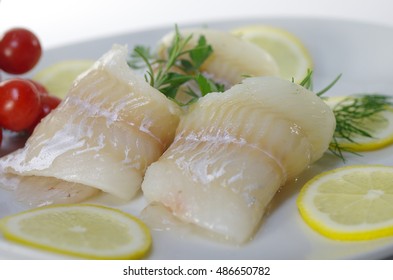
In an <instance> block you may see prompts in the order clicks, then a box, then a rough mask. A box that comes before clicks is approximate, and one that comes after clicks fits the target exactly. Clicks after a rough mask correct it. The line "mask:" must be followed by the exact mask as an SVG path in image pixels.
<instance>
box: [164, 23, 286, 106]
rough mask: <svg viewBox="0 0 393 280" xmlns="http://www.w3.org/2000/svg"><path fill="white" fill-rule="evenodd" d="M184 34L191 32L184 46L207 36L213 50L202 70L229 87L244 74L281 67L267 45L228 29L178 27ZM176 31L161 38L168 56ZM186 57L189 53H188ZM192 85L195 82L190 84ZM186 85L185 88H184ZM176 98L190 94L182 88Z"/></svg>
mask: <svg viewBox="0 0 393 280" xmlns="http://www.w3.org/2000/svg"><path fill="white" fill-rule="evenodd" d="M179 33H180V35H181V36H182V38H187V37H189V36H191V39H190V40H189V41H188V43H187V45H186V47H185V49H191V48H194V47H196V46H197V44H198V40H199V38H200V36H204V37H205V39H206V43H207V44H209V45H210V46H211V47H212V49H213V52H212V53H211V55H210V56H209V57H208V58H207V60H206V61H205V62H204V63H203V64H202V65H201V66H200V68H199V71H200V72H201V73H202V74H203V75H205V76H206V77H208V78H211V79H213V80H214V81H216V82H217V83H220V84H222V85H224V86H225V88H227V89H228V88H230V87H232V86H233V85H235V84H238V83H240V82H241V81H242V80H243V79H244V77H250V76H251V77H254V76H255V77H258V76H278V75H279V68H278V64H277V62H276V61H275V60H274V58H273V57H272V56H271V55H270V54H269V53H268V52H267V51H265V50H264V49H262V48H260V47H258V46H256V45H255V44H253V43H250V42H248V41H245V40H242V39H241V38H239V37H237V36H235V35H234V34H231V33H229V32H227V31H223V30H218V29H210V28H185V29H181V30H180V31H179ZM174 36H175V32H171V33H168V34H167V35H165V36H164V37H163V38H162V39H161V40H160V42H159V45H158V54H159V56H160V57H161V58H167V55H168V48H169V47H170V46H171V44H172V41H173V38H174ZM185 59H187V57H185ZM187 86H191V87H192V85H187ZM185 90H186V89H184V91H185ZM177 99H179V100H180V101H183V102H186V101H188V99H189V96H188V95H186V94H185V93H184V92H183V91H180V93H178V96H177Z"/></svg>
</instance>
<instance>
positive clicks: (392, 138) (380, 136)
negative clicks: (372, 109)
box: [325, 96, 393, 152]
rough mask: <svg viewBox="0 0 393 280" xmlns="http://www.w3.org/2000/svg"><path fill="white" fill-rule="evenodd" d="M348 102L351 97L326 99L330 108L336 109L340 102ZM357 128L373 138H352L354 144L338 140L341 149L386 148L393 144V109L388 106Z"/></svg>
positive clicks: (365, 149) (356, 150)
mask: <svg viewBox="0 0 393 280" xmlns="http://www.w3.org/2000/svg"><path fill="white" fill-rule="evenodd" d="M345 100H348V101H349V102H350V100H351V97H345V96H336V97H329V98H327V99H325V102H326V104H328V105H329V106H330V108H332V109H333V108H334V106H335V105H336V104H338V103H339V102H344V103H345ZM357 126H358V127H359V128H361V129H362V130H364V131H366V132H368V133H369V134H370V135H372V137H366V136H360V135H356V136H354V137H352V139H353V141H354V142H350V141H348V140H346V139H343V138H337V141H338V144H340V147H342V148H345V149H348V150H351V151H354V152H364V151H372V150H377V149H381V148H384V147H386V146H388V145H391V144H393V107H392V106H387V108H386V110H384V111H382V112H380V113H377V114H375V115H374V116H373V117H372V118H367V119H365V120H364V121H363V122H361V123H358V124H357Z"/></svg>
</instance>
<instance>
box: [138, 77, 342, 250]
mask: <svg viewBox="0 0 393 280" xmlns="http://www.w3.org/2000/svg"><path fill="white" fill-rule="evenodd" d="M334 129H335V118H334V115H333V113H332V111H331V109H330V108H329V107H328V106H327V105H326V104H325V103H324V102H323V101H322V100H321V99H320V98H319V97H317V96H316V95H315V94H314V93H312V92H310V91H308V90H306V89H305V88H303V87H301V86H299V85H296V84H294V83H291V82H290V81H286V80H283V79H280V78H275V77H256V78H248V79H245V80H244V81H243V82H242V83H241V84H238V85H235V86H233V87H232V88H231V89H229V90H228V91H226V92H224V93H210V94H208V95H206V96H205V97H203V98H201V99H199V101H198V102H196V103H195V104H193V105H192V106H191V107H190V110H189V112H188V113H187V115H186V116H185V117H184V118H183V119H182V120H181V122H180V124H179V127H178V130H177V134H176V138H175V140H174V142H173V143H172V145H171V146H170V147H169V148H168V150H167V151H166V152H165V153H164V154H163V155H162V157H161V158H160V159H159V160H158V161H157V162H155V163H153V164H152V165H151V166H150V167H149V168H148V170H147V172H146V175H145V179H144V182H143V184H142V190H143V193H144V195H145V197H146V198H147V199H148V201H149V202H150V203H161V204H162V205H164V206H165V207H167V208H168V209H170V211H171V212H172V214H173V215H174V216H175V217H177V218H178V219H180V220H181V221H183V222H185V223H191V224H195V225H197V226H199V227H201V228H203V229H205V230H207V231H210V232H212V233H214V234H215V235H219V236H221V237H224V238H225V239H227V240H230V241H232V242H234V243H244V242H246V241H247V240H249V239H250V238H251V237H252V236H253V233H255V231H256V230H257V228H258V225H259V224H260V221H261V218H262V216H263V214H264V212H265V209H266V207H267V205H268V204H269V202H270V201H271V199H272V197H273V196H274V195H275V193H276V192H277V191H278V189H279V188H280V186H282V185H284V184H285V183H286V182H287V181H288V180H289V179H291V178H294V177H295V176H298V175H299V174H300V173H301V172H302V171H303V170H305V169H306V168H307V167H308V166H309V165H310V164H311V163H313V162H314V161H316V160H318V159H319V158H320V157H321V156H322V155H323V154H324V152H325V151H326V150H327V149H328V146H329V143H330V141H331V139H332V136H333V131H334Z"/></svg>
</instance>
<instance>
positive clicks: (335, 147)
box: [299, 70, 392, 161]
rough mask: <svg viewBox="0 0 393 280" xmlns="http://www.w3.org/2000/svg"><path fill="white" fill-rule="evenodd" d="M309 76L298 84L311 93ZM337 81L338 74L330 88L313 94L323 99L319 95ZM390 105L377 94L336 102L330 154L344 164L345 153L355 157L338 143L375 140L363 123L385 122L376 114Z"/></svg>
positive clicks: (389, 100)
mask: <svg viewBox="0 0 393 280" xmlns="http://www.w3.org/2000/svg"><path fill="white" fill-rule="evenodd" d="M312 75H313V72H312V71H311V70H309V71H308V72H307V75H306V77H305V78H304V79H303V80H302V81H301V82H300V83H299V84H300V85H301V86H303V87H305V88H307V89H309V90H312V85H313V83H312ZM340 78H341V74H340V75H338V76H337V77H336V78H335V79H334V80H333V81H332V82H331V83H330V84H329V85H327V86H326V87H325V88H323V89H322V90H320V91H318V92H316V93H315V94H316V95H318V96H319V97H321V98H324V97H322V95H323V94H324V93H326V92H327V91H329V90H330V89H331V88H332V87H333V86H334V85H335V84H336V83H337V81H338V80H339V79H340ZM389 105H392V97H391V96H386V95H382V94H378V93H364V94H355V95H350V96H348V97H346V98H344V99H343V100H341V101H340V102H338V103H337V104H336V105H335V106H334V107H333V108H332V111H333V114H334V117H335V119H336V128H335V131H334V134H333V138H332V141H331V143H330V145H329V151H330V152H331V153H332V154H334V155H335V156H337V157H339V158H340V159H342V160H343V161H345V156H344V153H345V152H349V153H353V154H357V153H355V152H354V151H352V150H350V149H348V148H346V147H345V146H343V145H342V144H340V143H341V142H342V140H346V141H348V142H351V143H356V140H355V139H357V138H359V137H369V138H373V137H374V136H373V135H372V133H371V132H370V130H369V129H367V128H366V127H365V126H364V123H372V122H383V121H385V119H384V118H383V117H382V116H381V115H380V114H379V113H381V112H382V111H385V110H386V109H387V108H388V106H389ZM370 121H371V122H370Z"/></svg>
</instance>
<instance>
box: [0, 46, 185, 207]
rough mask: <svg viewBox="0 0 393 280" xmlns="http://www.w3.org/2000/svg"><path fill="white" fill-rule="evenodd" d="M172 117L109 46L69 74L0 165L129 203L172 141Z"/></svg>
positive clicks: (175, 117) (119, 49) (175, 111)
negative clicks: (67, 83)
mask: <svg viewBox="0 0 393 280" xmlns="http://www.w3.org/2000/svg"><path fill="white" fill-rule="evenodd" d="M180 114H181V111H180V109H179V107H178V106H177V105H176V104H175V103H174V102H172V101H170V100H169V99H167V98H166V97H165V96H164V95H163V94H162V93H160V92H159V91H158V90H156V89H154V88H153V87H151V86H150V85H149V84H148V83H147V82H146V81H145V80H144V78H143V77H141V76H138V75H136V74H135V73H134V72H133V71H132V70H131V69H130V68H129V67H128V65H127V47H125V46H119V45H115V46H113V48H112V49H111V50H110V51H109V52H107V53H106V54H104V55H103V57H102V58H100V59H99V60H98V61H97V62H96V63H95V64H94V65H93V66H92V68H91V69H89V70H88V71H87V72H85V73H83V74H82V75H80V76H79V77H78V78H77V80H76V81H75V82H74V84H73V86H72V88H71V89H70V91H69V93H68V95H67V97H66V98H65V100H63V102H62V103H61V104H60V105H59V106H58V107H57V108H56V109H55V110H53V111H52V112H51V113H50V114H49V115H48V116H47V117H46V118H44V119H43V120H42V121H41V123H40V124H39V125H38V126H37V127H36V129H35V130H34V132H33V134H32V136H31V137H30V138H29V139H28V140H27V142H26V145H25V147H24V148H22V149H20V150H17V151H16V152H14V153H12V154H9V155H7V156H5V157H3V158H2V159H1V160H0V170H2V172H3V173H7V174H14V175H16V176H35V177H39V178H40V180H44V181H45V180H48V184H49V185H50V184H51V183H49V181H50V180H52V178H56V179H57V180H62V181H64V182H69V183H70V186H72V188H75V186H78V188H84V187H90V188H95V189H99V190H101V191H104V192H107V193H110V194H112V195H114V196H116V197H120V198H122V199H125V200H129V199H131V198H132V197H133V196H134V195H135V194H136V192H137V191H138V190H139V189H140V185H141V182H142V178H143V175H144V172H145V170H146V168H147V166H148V165H149V164H150V163H152V162H153V161H156V160H157V159H158V158H159V157H160V156H161V154H162V153H163V152H164V151H165V149H166V148H167V147H168V145H169V144H170V143H171V142H172V141H173V138H174V136H175V130H176V127H177V125H178V123H179V120H180ZM48 178H49V179H48ZM61 185H62V186H63V187H64V188H66V187H67V184H65V183H62V184H61ZM31 191H32V192H33V191H34V184H32V188H31ZM60 192H61V191H60ZM60 192H59V193H60Z"/></svg>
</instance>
